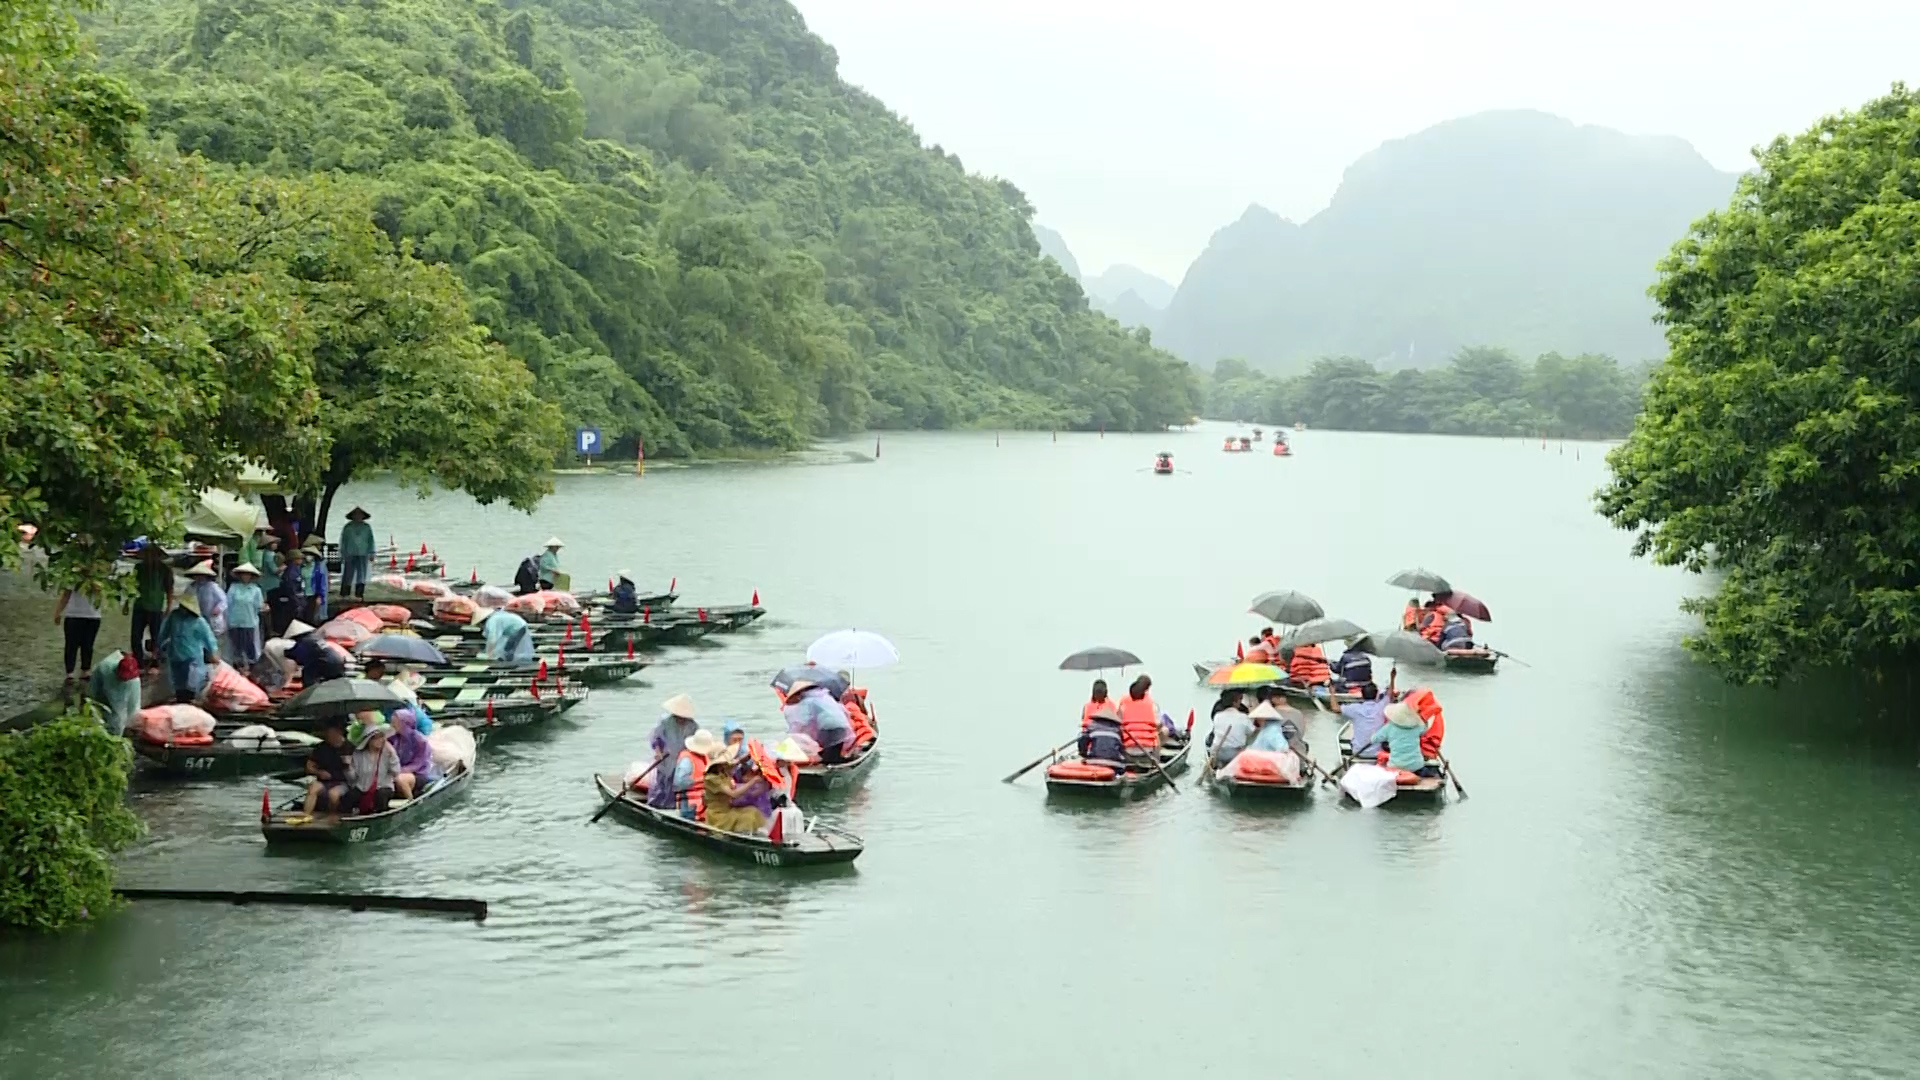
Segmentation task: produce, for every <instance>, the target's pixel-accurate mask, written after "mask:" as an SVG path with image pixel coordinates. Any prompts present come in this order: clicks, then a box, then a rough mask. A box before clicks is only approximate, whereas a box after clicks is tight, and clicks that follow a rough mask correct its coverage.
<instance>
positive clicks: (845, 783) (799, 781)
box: [794, 735, 880, 791]
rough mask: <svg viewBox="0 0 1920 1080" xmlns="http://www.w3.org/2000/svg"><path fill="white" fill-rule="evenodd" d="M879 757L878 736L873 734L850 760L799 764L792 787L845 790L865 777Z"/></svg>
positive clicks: (816, 789) (807, 789) (811, 789)
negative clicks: (831, 763)
mask: <svg viewBox="0 0 1920 1080" xmlns="http://www.w3.org/2000/svg"><path fill="white" fill-rule="evenodd" d="M879 758H880V737H879V736H878V735H875V736H874V739H873V741H872V742H870V743H868V744H867V748H866V749H865V750H862V751H861V752H860V753H859V755H858V756H856V757H855V758H854V759H853V760H852V761H843V762H839V763H837V764H833V765H828V764H825V763H822V762H815V763H813V764H810V765H802V766H800V768H799V770H798V775H797V776H796V778H795V780H794V787H795V788H796V789H797V790H800V791H845V790H846V789H847V788H850V787H852V786H853V785H855V784H857V783H859V782H860V781H861V780H863V779H865V778H866V775H867V773H868V772H869V771H871V770H872V769H873V765H874V762H876V761H878V760H879Z"/></svg>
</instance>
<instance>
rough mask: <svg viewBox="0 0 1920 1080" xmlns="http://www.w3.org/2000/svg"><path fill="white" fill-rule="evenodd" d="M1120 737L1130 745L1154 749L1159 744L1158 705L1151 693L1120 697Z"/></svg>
mask: <svg viewBox="0 0 1920 1080" xmlns="http://www.w3.org/2000/svg"><path fill="white" fill-rule="evenodd" d="M1120 738H1121V739H1122V740H1123V741H1125V743H1126V744H1127V745H1128V746H1130V747H1138V748H1140V749H1142V750H1154V749H1155V748H1156V747H1158V746H1159V745H1160V707H1159V706H1157V705H1155V704H1154V703H1153V695H1152V694H1148V695H1147V696H1146V697H1143V698H1137V697H1134V696H1133V695H1132V694H1128V695H1127V696H1126V697H1123V698H1121V699H1120Z"/></svg>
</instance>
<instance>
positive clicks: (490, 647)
mask: <svg viewBox="0 0 1920 1080" xmlns="http://www.w3.org/2000/svg"><path fill="white" fill-rule="evenodd" d="M481 610H482V611H484V612H486V614H484V615H482V616H481V618H483V619H485V620H486V622H485V624H484V625H485V627H486V646H485V648H484V649H483V650H482V655H483V656H485V657H486V658H487V659H489V660H512V661H519V662H525V661H529V660H532V659H533V658H534V653H533V631H531V630H529V629H528V628H527V620H525V619H523V618H521V617H520V616H519V614H518V613H516V612H512V611H505V610H500V609H496V608H482V609H481Z"/></svg>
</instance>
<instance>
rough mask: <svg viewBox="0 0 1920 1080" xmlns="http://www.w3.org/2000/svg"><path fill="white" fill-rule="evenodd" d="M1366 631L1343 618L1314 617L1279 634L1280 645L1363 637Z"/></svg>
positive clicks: (1296, 646)
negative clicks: (1310, 620)
mask: <svg viewBox="0 0 1920 1080" xmlns="http://www.w3.org/2000/svg"><path fill="white" fill-rule="evenodd" d="M1366 633H1367V628H1366V627H1364V626H1361V625H1359V624H1358V623H1351V622H1348V621H1347V620H1345V619H1314V620H1313V621H1312V622H1307V623H1302V624H1300V625H1299V626H1296V627H1294V628H1293V629H1291V630H1289V631H1287V632H1286V633H1284V634H1282V635H1280V647H1281V648H1294V649H1297V648H1299V647H1300V646H1302V645H1318V644H1320V643H1321V642H1323V641H1345V640H1346V639H1347V638H1356V637H1365V636H1366Z"/></svg>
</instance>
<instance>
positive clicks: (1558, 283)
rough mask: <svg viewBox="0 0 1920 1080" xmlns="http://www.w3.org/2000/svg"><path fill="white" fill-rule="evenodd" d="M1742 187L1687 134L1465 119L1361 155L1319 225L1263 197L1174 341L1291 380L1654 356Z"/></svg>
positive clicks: (1513, 116) (1227, 238)
mask: <svg viewBox="0 0 1920 1080" xmlns="http://www.w3.org/2000/svg"><path fill="white" fill-rule="evenodd" d="M1733 184H1734V177H1733V176H1732V175H1730V174H1728V173H1723V172H1720V171H1719V170H1717V169H1715V168H1714V167H1713V166H1712V165H1711V164H1709V163H1708V162H1707V161H1706V160H1705V159H1704V158H1702V157H1701V156H1700V155H1699V154H1698V153H1696V152H1694V150H1693V148H1692V147H1690V146H1688V145H1687V144H1686V143H1684V142H1682V141H1680V140H1678V139H1672V138H1654V137H1642V136H1632V135H1625V134H1622V133H1620V132H1617V131H1610V130H1607V129H1605V128H1598V127H1590V126H1578V125H1575V124H1572V123H1570V122H1568V121H1566V120H1562V119H1560V118H1558V117H1554V116H1548V115H1545V114H1543V113H1535V112H1493V113H1482V114H1479V115H1476V116H1469V117H1464V118H1462V119H1459V120H1453V121H1449V122H1447V123H1444V124H1440V125H1438V126H1436V127H1433V128H1429V129H1427V130H1425V131H1422V132H1419V133H1417V134H1415V135H1412V136H1409V137H1407V138H1404V139H1396V140H1394V141H1392V142H1389V143H1386V144H1385V145H1383V146H1381V147H1380V148H1379V149H1377V150H1374V151H1373V152H1371V153H1369V154H1367V155H1366V156H1364V157H1362V158H1360V159H1359V160H1358V161H1356V162H1354V164H1353V165H1352V166H1351V167H1349V168H1348V169H1347V172H1346V175H1345V177H1344V178H1343V179H1342V181H1341V184H1340V188H1339V190H1338V191H1337V192H1336V193H1335V195H1334V197H1333V200H1332V202H1331V203H1330V204H1329V205H1328V207H1327V208H1326V209H1325V210H1323V211H1321V212H1320V213H1319V214H1316V215H1314V216H1313V217H1312V218H1311V219H1309V220H1308V221H1306V222H1305V223H1304V224H1295V223H1293V222H1290V221H1287V220H1285V219H1283V218H1281V217H1279V216H1277V215H1275V214H1273V213H1271V212H1270V211H1267V210H1265V209H1262V208H1260V207H1257V206H1256V207H1253V208H1251V209H1249V210H1248V211H1247V212H1246V214H1245V215H1244V216H1243V217H1242V218H1241V219H1240V220H1239V221H1237V222H1235V223H1233V224H1232V225H1229V226H1227V227H1226V228H1223V229H1221V230H1220V231H1219V232H1218V233H1216V234H1214V237H1213V240H1212V242H1211V243H1210V244H1209V245H1208V247H1207V250H1206V251H1205V252H1204V253H1203V254H1202V255H1201V256H1200V258H1199V259H1197V260H1196V261H1195V262H1194V264H1193V266H1192V267H1191V268H1190V269H1189V270H1188V271H1187V275H1186V277H1185V279H1184V280H1183V281H1182V282H1181V284H1180V289H1179V292H1178V293H1177V294H1175V296H1174V299H1173V303H1172V305H1171V306H1170V308H1169V309H1168V311H1167V315H1166V319H1165V321H1164V324H1163V330H1162V332H1161V333H1160V335H1159V338H1158V340H1160V341H1161V343H1162V344H1165V345H1166V346H1168V347H1169V348H1171V349H1173V350H1174V351H1175V352H1177V353H1180V354H1181V355H1182V356H1185V357H1186V358H1187V359H1189V360H1192V361H1194V362H1196V363H1203V364H1204V363H1211V362H1213V361H1215V360H1218V359H1220V358H1222V357H1228V356H1237V357H1243V358H1245V359H1247V360H1248V361H1250V362H1252V363H1253V364H1254V365H1255V366H1256V367H1261V368H1265V369H1267V370H1270V371H1280V372H1288V371H1299V370H1303V369H1304V368H1305V367H1306V365H1307V364H1308V363H1310V362H1311V361H1312V360H1313V359H1314V358H1316V357H1322V356H1343V355H1344V356H1359V357H1364V358H1366V359H1368V360H1372V361H1375V362H1378V363H1383V364H1385V365H1386V366H1389V367H1431V366H1433V365H1435V364H1438V363H1441V362H1442V361H1443V360H1444V359H1445V358H1446V357H1447V356H1448V355H1450V354H1451V353H1453V352H1454V351H1455V350H1456V349H1458V348H1460V347H1462V346H1465V345H1470V344H1472V343H1475V342H1483V341H1494V342H1499V343H1500V344H1502V345H1505V346H1508V347H1511V348H1514V349H1517V350H1519V351H1521V352H1522V353H1523V354H1533V353H1542V352H1548V351H1555V350H1557V351H1559V352H1563V353H1567V354H1574V353H1581V352H1597V353H1607V354H1609V355H1613V356H1617V357H1619V358H1621V359H1622V360H1623V361H1626V362H1629V363H1638V362H1640V361H1644V360H1651V359H1656V358H1658V357H1659V356H1661V355H1662V354H1663V353H1664V352H1665V345H1664V343H1663V342H1662V340H1661V336H1660V330H1659V327H1658V326H1656V325H1654V322H1653V315H1654V311H1655V309H1654V305H1653V302H1652V301H1651V300H1650V299H1648V297H1647V289H1648V287H1649V286H1650V285H1652V284H1653V281H1654V277H1655V272H1654V264H1655V263H1656V262H1657V261H1658V260H1659V259H1660V257H1661V256H1662V255H1663V254H1665V253H1666V251H1667V249H1668V248H1669V247H1670V246H1671V245H1672V244H1673V242H1674V239H1675V238H1676V237H1679V236H1683V235H1685V234H1686V231H1687V227H1688V225H1689V224H1690V223H1691V222H1692V221H1693V220H1694V219H1696V218H1698V217H1700V216H1701V215H1703V214H1705V213H1706V212H1707V211H1709V210H1711V209H1713V208H1714V207H1716V206H1720V205H1723V204H1724V203H1725V202H1726V199H1727V195H1728V193H1729V192H1730V191H1732V190H1733Z"/></svg>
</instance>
